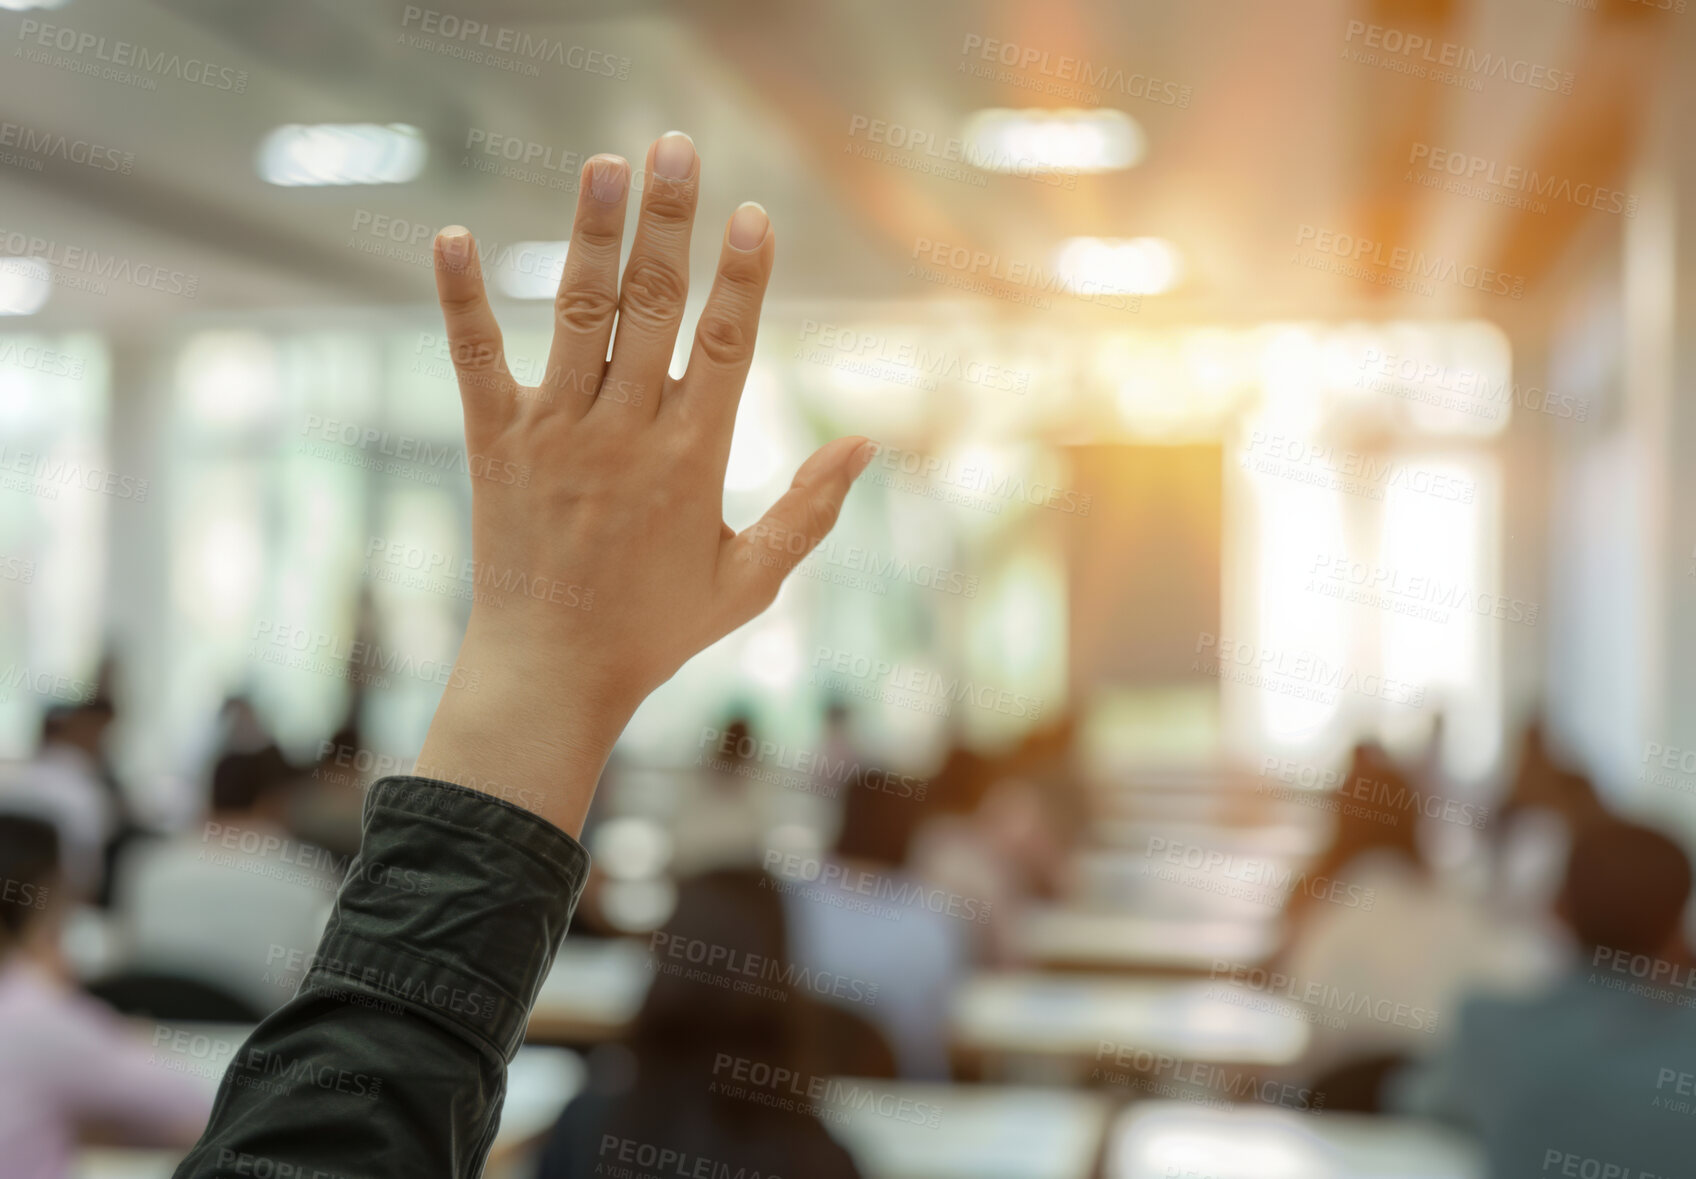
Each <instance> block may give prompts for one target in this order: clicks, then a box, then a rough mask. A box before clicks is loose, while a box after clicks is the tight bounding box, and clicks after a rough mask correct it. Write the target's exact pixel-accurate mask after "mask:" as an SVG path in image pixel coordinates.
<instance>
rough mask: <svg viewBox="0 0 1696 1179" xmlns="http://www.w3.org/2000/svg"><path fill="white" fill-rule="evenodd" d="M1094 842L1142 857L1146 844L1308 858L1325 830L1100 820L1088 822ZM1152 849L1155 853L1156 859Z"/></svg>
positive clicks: (1189, 821)
mask: <svg viewBox="0 0 1696 1179" xmlns="http://www.w3.org/2000/svg"><path fill="white" fill-rule="evenodd" d="M1090 833H1091V835H1092V836H1094V838H1095V840H1096V841H1097V842H1098V843H1100V844H1102V845H1104V846H1106V847H1109V848H1116V849H1120V850H1122V851H1124V852H1126V853H1127V854H1132V853H1134V854H1135V855H1136V856H1138V857H1145V854H1146V853H1147V852H1148V849H1149V846H1150V842H1151V841H1155V840H1165V843H1164V844H1156V845H1155V846H1157V847H1176V846H1178V845H1180V844H1181V845H1184V846H1186V847H1200V848H1205V849H1206V850H1208V851H1222V852H1226V853H1229V854H1230V855H1235V856H1242V857H1245V858H1259V859H1275V860H1285V859H1288V860H1306V859H1312V858H1313V857H1314V856H1317V855H1318V854H1319V853H1320V852H1322V851H1324V850H1325V846H1326V843H1327V842H1328V841H1329V839H1330V835H1329V832H1328V831H1326V830H1325V829H1323V828H1321V827H1319V826H1318V825H1317V824H1314V823H1302V822H1270V823H1222V822H1217V821H1210V820H1207V819H1199V818H1188V817H1185V818H1178V817H1172V818H1166V817H1159V818H1155V817H1149V816H1138V817H1126V818H1103V819H1098V820H1097V821H1096V822H1094V823H1092V824H1091V825H1090ZM1157 856H1158V853H1156V857H1155V858H1157Z"/></svg>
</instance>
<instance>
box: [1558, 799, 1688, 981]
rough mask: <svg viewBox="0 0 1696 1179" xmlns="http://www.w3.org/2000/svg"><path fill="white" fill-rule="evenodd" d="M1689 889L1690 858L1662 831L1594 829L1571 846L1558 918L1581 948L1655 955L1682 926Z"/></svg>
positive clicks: (1617, 825)
mask: <svg viewBox="0 0 1696 1179" xmlns="http://www.w3.org/2000/svg"><path fill="white" fill-rule="evenodd" d="M1690 884H1691V873H1690V858H1689V857H1688V856H1686V855H1685V854H1684V849H1683V848H1681V847H1679V845H1678V844H1676V843H1674V842H1673V841H1672V840H1671V839H1668V838H1667V837H1666V836H1665V835H1662V834H1661V833H1660V832H1659V831H1654V830H1651V829H1650V828H1648V827H1639V826H1637V825H1635V824H1632V823H1621V822H1606V823H1599V824H1594V825H1592V826H1590V827H1586V828H1583V829H1581V830H1579V832H1578V833H1577V835H1576V837H1575V838H1574V839H1573V844H1572V850H1571V852H1570V853H1569V855H1568V856H1567V868H1566V881H1565V884H1564V885H1563V886H1562V888H1561V896H1560V911H1561V916H1562V917H1564V918H1565V920H1566V922H1567V924H1568V925H1569V926H1571V927H1572V931H1573V933H1574V934H1575V935H1577V937H1578V939H1579V941H1580V942H1582V943H1583V945H1584V946H1585V947H1586V948H1594V947H1597V946H1606V947H1608V948H1609V949H1613V950H1621V951H1624V952H1626V953H1631V954H1656V953H1659V952H1660V951H1661V950H1662V949H1664V948H1665V947H1666V945H1667V943H1668V941H1669V940H1670V939H1671V938H1672V936H1673V934H1674V933H1675V932H1676V931H1677V929H1678V928H1679V924H1680V922H1681V921H1682V920H1683V917H1684V907H1685V905H1686V904H1687V903H1688V902H1689V899H1690Z"/></svg>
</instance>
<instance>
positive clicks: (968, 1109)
mask: <svg viewBox="0 0 1696 1179" xmlns="http://www.w3.org/2000/svg"><path fill="white" fill-rule="evenodd" d="M846 1083H851V1084H855V1085H859V1086H861V1087H869V1088H874V1089H876V1090H878V1091H880V1092H888V1093H890V1094H892V1095H895V1096H897V1097H905V1098H908V1099H910V1100H911V1101H912V1102H913V1103H914V1107H915V1108H927V1109H932V1108H934V1109H936V1110H937V1111H938V1116H937V1119H936V1124H935V1125H934V1126H925V1125H916V1124H914V1123H911V1122H904V1121H898V1120H896V1119H894V1118H888V1117H879V1116H876V1115H872V1114H868V1113H866V1112H860V1113H856V1114H855V1116H854V1117H853V1118H851V1119H850V1120H849V1121H848V1122H847V1123H846V1124H844V1125H838V1124H835V1123H833V1122H832V1123H826V1124H827V1126H828V1128H829V1129H830V1132H831V1133H832V1134H833V1135H834V1136H835V1137H836V1139H837V1140H838V1141H839V1142H841V1143H842V1145H843V1146H844V1148H846V1149H847V1150H848V1151H849V1153H851V1154H852V1155H853V1156H854V1161H855V1163H856V1164H857V1165H858V1166H859V1168H860V1172H861V1174H862V1175H863V1176H864V1179H1088V1177H1089V1176H1090V1175H1092V1174H1093V1173H1094V1168H1095V1164H1096V1160H1097V1159H1098V1157H1099V1155H1100V1152H1101V1145H1102V1141H1103V1138H1104V1136H1105V1133H1106V1129H1107V1122H1108V1116H1109V1108H1110V1107H1109V1103H1108V1101H1107V1099H1105V1098H1104V1097H1101V1096H1099V1095H1095V1094H1088V1093H1078V1092H1075V1091H1068V1090H1064V1089H1044V1088H1029V1087H1025V1086H1004V1085H921V1084H909V1083H900V1082H888V1081H877V1082H872V1081H865V1080H852V1081H847V1082H846Z"/></svg>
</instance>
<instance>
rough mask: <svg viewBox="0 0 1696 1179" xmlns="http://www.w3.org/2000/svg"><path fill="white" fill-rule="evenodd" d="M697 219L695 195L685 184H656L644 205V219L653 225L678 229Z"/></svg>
mask: <svg viewBox="0 0 1696 1179" xmlns="http://www.w3.org/2000/svg"><path fill="white" fill-rule="evenodd" d="M694 219H695V195H694V193H693V191H691V190H690V189H689V188H687V187H685V186H680V185H675V184H670V185H656V186H655V187H654V188H653V189H652V190H650V191H649V193H648V200H647V203H646V204H644V205H643V206H642V220H643V221H645V222H647V223H648V224H649V225H651V226H663V227H665V228H667V229H678V228H681V227H683V226H687V225H688V224H689V223H690V222H691V221H693V220H694Z"/></svg>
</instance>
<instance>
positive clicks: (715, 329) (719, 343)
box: [695, 314, 754, 367]
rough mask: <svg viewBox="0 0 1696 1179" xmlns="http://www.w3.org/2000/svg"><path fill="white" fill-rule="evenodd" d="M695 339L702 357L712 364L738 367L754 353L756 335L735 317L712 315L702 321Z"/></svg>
mask: <svg viewBox="0 0 1696 1179" xmlns="http://www.w3.org/2000/svg"><path fill="white" fill-rule="evenodd" d="M695 338H696V340H697V341H698V342H699V344H700V348H701V355H703V356H705V357H706V358H707V360H708V361H709V362H711V363H712V364H717V365H724V366H727V367H729V366H734V365H738V364H741V363H742V362H743V361H744V360H746V359H748V357H749V355H751V354H752V353H753V351H754V333H753V332H752V331H750V330H749V328H748V325H747V324H746V323H745V322H744V321H742V320H740V319H737V318H736V317H735V316H733V315H722V314H721V315H710V316H708V317H706V318H704V319H702V320H701V326H700V327H699V328H698V329H697V330H696V333H695Z"/></svg>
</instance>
